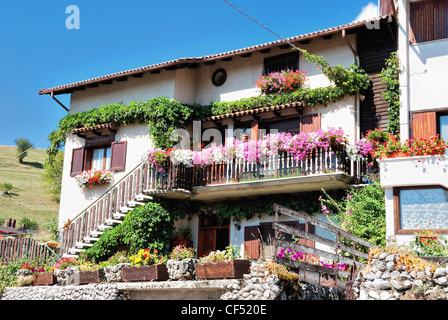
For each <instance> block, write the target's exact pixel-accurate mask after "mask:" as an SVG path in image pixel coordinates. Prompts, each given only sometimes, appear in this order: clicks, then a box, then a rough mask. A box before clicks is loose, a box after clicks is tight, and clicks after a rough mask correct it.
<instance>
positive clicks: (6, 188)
mask: <svg viewBox="0 0 448 320" xmlns="http://www.w3.org/2000/svg"><path fill="white" fill-rule="evenodd" d="M12 188H13V185H12V184H11V183H9V182H4V183H2V184H0V191H4V192H9V191H11V190H12Z"/></svg>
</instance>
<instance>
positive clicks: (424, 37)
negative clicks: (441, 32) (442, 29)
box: [409, 1, 434, 43]
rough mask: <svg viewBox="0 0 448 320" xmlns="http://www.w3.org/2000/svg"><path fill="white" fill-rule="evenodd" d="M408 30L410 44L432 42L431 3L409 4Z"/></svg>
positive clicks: (432, 10)
mask: <svg viewBox="0 0 448 320" xmlns="http://www.w3.org/2000/svg"><path fill="white" fill-rule="evenodd" d="M410 9H411V10H410V29H411V30H412V32H411V38H410V39H409V40H410V41H411V42H412V43H418V42H425V41H430V40H434V21H433V17H434V15H433V12H434V9H433V2H432V1H422V2H412V3H410Z"/></svg>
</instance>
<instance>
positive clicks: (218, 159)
mask: <svg viewBox="0 0 448 320" xmlns="http://www.w3.org/2000/svg"><path fill="white" fill-rule="evenodd" d="M332 130H335V129H332ZM335 131H338V130H335ZM335 131H332V132H331V133H329V132H330V131H328V132H325V131H323V130H320V131H319V133H314V134H298V135H293V134H279V135H274V136H271V137H269V135H268V138H267V139H264V140H260V141H258V142H257V141H247V142H241V141H238V140H236V141H234V143H233V144H231V145H230V146H229V145H225V146H218V147H214V148H210V149H204V150H202V151H198V152H193V151H190V150H176V151H173V152H171V154H169V152H165V151H163V150H150V151H148V159H149V161H148V163H146V165H145V166H144V169H143V171H144V172H143V179H144V182H143V183H144V184H145V185H144V186H143V191H144V193H145V194H146V195H151V196H157V197H163V198H190V199H191V200H197V201H213V200H223V199H229V198H237V197H248V196H259V195H267V194H281V193H296V192H304V191H316V190H320V189H322V188H324V189H326V190H330V189H340V188H343V189H344V188H348V187H349V186H350V185H351V184H353V183H356V184H357V183H360V182H361V179H360V178H361V177H362V175H363V174H366V173H370V172H371V167H370V166H369V165H368V162H367V159H364V160H361V157H359V155H354V154H353V152H351V151H350V146H348V144H347V140H345V139H344V138H343V133H341V132H342V130H339V133H338V134H339V135H340V141H336V139H338V140H339V138H334V137H333V138H331V137H329V135H331V134H334V132H335ZM319 135H320V136H319ZM323 135H327V138H328V139H327V138H322V137H323ZM311 136H314V137H315V140H314V141H311V140H310V137H311ZM332 139H334V141H333V142H331V141H332ZM155 159H158V161H156V160H155ZM161 159H162V160H161Z"/></svg>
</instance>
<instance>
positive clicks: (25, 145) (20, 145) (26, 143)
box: [14, 138, 33, 163]
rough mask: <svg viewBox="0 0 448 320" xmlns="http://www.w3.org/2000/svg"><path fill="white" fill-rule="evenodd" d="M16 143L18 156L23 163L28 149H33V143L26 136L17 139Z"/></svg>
mask: <svg viewBox="0 0 448 320" xmlns="http://www.w3.org/2000/svg"><path fill="white" fill-rule="evenodd" d="M14 143H15V144H16V145H17V158H18V159H19V162H20V163H23V159H24V158H25V157H26V156H27V155H28V152H27V150H28V149H31V148H32V147H33V144H32V143H31V141H30V140H28V139H26V138H18V139H15V140H14Z"/></svg>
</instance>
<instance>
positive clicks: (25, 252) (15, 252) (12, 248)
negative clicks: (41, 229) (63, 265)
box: [0, 238, 53, 261]
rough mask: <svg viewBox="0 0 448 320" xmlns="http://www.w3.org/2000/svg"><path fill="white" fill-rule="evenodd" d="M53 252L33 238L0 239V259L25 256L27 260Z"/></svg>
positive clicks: (43, 256)
mask: <svg viewBox="0 0 448 320" xmlns="http://www.w3.org/2000/svg"><path fill="white" fill-rule="evenodd" d="M52 255H53V252H52V251H51V250H50V249H49V248H48V247H47V246H45V245H44V244H42V243H40V242H38V241H37V240H35V239H33V238H16V239H7V240H0V260H1V259H3V260H8V261H13V260H17V259H20V258H24V257H27V258H28V259H29V260H32V259H34V258H38V257H40V258H49V257H51V256H52Z"/></svg>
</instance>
